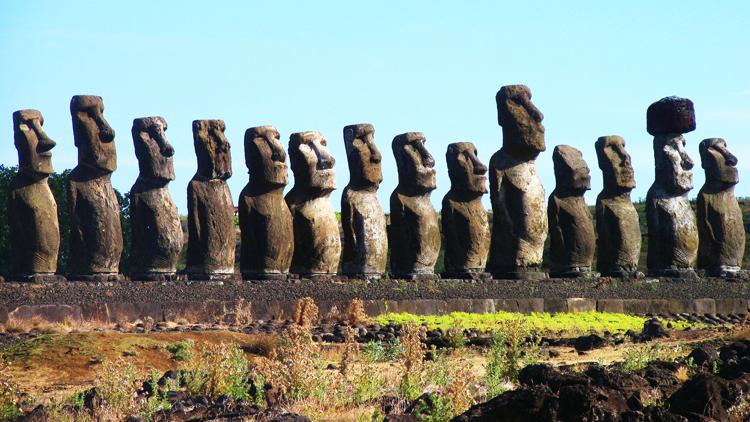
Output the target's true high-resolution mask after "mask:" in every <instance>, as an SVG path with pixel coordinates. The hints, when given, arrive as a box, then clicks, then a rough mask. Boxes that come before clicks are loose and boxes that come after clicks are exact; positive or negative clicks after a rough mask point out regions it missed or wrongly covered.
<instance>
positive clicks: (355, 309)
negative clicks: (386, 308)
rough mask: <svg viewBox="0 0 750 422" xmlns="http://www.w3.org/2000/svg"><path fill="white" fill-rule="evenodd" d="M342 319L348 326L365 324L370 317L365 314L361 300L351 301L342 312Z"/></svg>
mask: <svg viewBox="0 0 750 422" xmlns="http://www.w3.org/2000/svg"><path fill="white" fill-rule="evenodd" d="M344 319H345V321H346V322H348V323H349V325H357V324H366V323H368V322H370V317H368V316H367V313H366V312H365V304H364V302H362V299H352V301H351V302H349V305H348V306H347V307H346V310H345V311H344Z"/></svg>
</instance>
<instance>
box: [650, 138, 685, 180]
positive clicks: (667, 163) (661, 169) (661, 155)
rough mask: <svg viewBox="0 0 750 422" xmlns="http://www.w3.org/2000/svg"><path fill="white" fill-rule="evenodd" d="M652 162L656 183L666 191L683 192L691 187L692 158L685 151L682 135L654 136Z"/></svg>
mask: <svg viewBox="0 0 750 422" xmlns="http://www.w3.org/2000/svg"><path fill="white" fill-rule="evenodd" d="M654 163H655V166H656V183H657V184H659V185H661V186H664V187H665V188H666V189H667V191H668V192H671V193H674V194H683V193H687V192H688V191H689V190H690V189H692V188H693V172H692V171H691V170H692V168H693V160H691V159H690V157H689V156H688V154H687V151H685V138H683V137H682V135H677V136H655V137H654Z"/></svg>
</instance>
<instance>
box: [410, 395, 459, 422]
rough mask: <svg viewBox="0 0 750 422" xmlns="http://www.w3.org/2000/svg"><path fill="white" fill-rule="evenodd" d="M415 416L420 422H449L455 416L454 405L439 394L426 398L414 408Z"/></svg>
mask: <svg viewBox="0 0 750 422" xmlns="http://www.w3.org/2000/svg"><path fill="white" fill-rule="evenodd" d="M414 415H415V416H416V419H417V421H419V422H448V421H450V420H451V419H453V416H454V407H453V403H452V402H451V400H450V399H449V398H447V397H443V396H441V395H438V394H431V395H429V396H424V397H422V398H420V400H419V401H418V402H417V404H416V406H415V407H414Z"/></svg>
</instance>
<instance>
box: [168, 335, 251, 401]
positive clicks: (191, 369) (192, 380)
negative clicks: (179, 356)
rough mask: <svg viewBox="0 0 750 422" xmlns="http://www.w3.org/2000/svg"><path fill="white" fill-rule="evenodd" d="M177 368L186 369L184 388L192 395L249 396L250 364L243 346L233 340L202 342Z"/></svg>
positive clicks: (237, 397) (244, 397) (241, 397)
mask: <svg viewBox="0 0 750 422" xmlns="http://www.w3.org/2000/svg"><path fill="white" fill-rule="evenodd" d="M180 369H182V370H183V371H184V373H185V375H184V376H185V388H186V389H187V391H188V392H190V393H191V394H192V395H205V396H209V397H212V398H214V399H215V398H217V397H219V396H221V395H223V394H226V395H228V396H231V397H234V398H235V399H247V398H248V382H247V380H248V375H249V372H250V368H249V364H248V361H247V358H245V354H244V352H243V351H242V349H240V348H239V347H238V346H237V345H236V344H234V343H231V344H224V343H220V344H211V343H203V344H201V345H200V346H199V347H197V348H196V349H195V351H194V353H193V356H192V357H191V358H190V359H188V360H185V361H184V362H183V364H182V365H181V367H180Z"/></svg>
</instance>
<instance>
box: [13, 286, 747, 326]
mask: <svg viewBox="0 0 750 422" xmlns="http://www.w3.org/2000/svg"><path fill="white" fill-rule="evenodd" d="M306 296H310V297H312V298H314V299H315V302H316V304H318V306H319V308H320V311H321V313H323V314H325V313H327V312H331V311H335V310H337V309H338V310H343V309H345V308H346V306H347V304H348V303H349V302H350V301H351V300H352V299H355V298H359V299H362V300H363V301H364V302H365V310H366V312H367V313H368V314H370V315H377V314H381V313H384V312H410V313H415V314H423V315H429V314H443V313H447V312H453V311H466V312H494V311H501V310H503V311H514V312H523V313H530V312H551V313H554V312H576V311H609V312H625V313H631V314H646V313H654V314H658V313H662V314H676V313H691V314H692V313H695V314H747V313H748V312H750V283H748V282H732V281H726V280H722V279H715V278H704V279H700V280H698V281H682V280H677V279H667V278H664V279H648V278H647V279H643V280H636V281H632V280H627V281H626V280H620V279H609V278H600V279H595V280H587V281H581V280H572V279H554V280H535V281H531V280H487V281H464V280H436V281H422V282H413V281H403V280H381V281H378V282H371V283H367V282H363V281H347V282H332V281H315V282H313V281H309V280H297V281H293V282H278V281H275V282H269V281H263V282H248V281H224V282H215V281H212V282H208V281H207V282H202V281H190V282H187V281H169V282H154V281H149V282H137V281H125V282H107V283H85V282H66V283H56V284H35V283H0V323H2V322H5V321H7V320H9V319H14V320H30V319H32V318H37V319H39V318H41V319H45V320H48V321H63V320H65V319H74V320H92V321H101V322H130V321H135V320H138V319H142V318H145V317H151V318H153V319H154V320H155V321H169V320H176V319H186V320H188V321H190V322H218V321H230V320H232V319H233V318H234V317H235V316H236V315H238V314H243V315H247V312H248V311H250V312H252V316H253V318H255V319H264V320H267V319H274V318H291V317H292V316H293V315H294V306H295V303H296V301H297V299H299V298H302V297H306Z"/></svg>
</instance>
